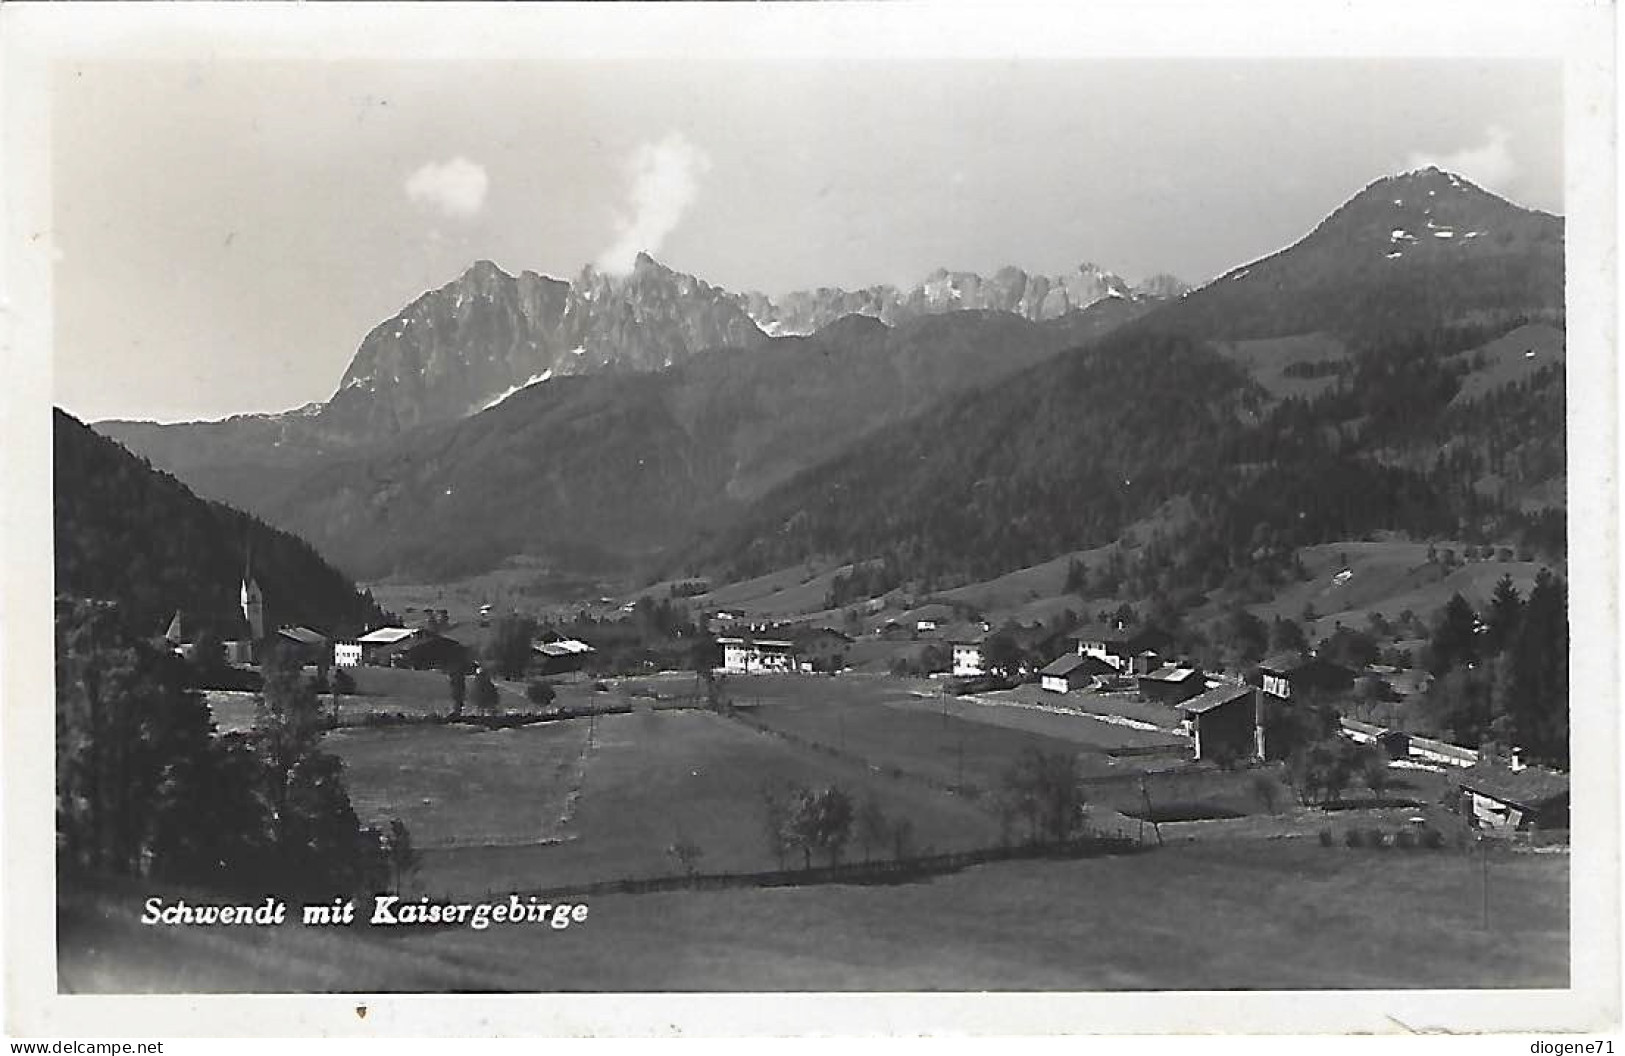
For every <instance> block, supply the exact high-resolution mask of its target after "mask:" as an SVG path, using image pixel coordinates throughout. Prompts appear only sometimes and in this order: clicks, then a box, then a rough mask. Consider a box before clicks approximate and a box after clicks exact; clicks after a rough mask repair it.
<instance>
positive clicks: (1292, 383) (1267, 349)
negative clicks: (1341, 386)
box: [1214, 333, 1349, 400]
mask: <svg viewBox="0 0 1625 1056" xmlns="http://www.w3.org/2000/svg"><path fill="white" fill-rule="evenodd" d="M1214 347H1215V348H1216V349H1218V351H1219V353H1220V354H1221V355H1224V356H1225V357H1227V358H1229V359H1232V360H1234V361H1235V362H1237V363H1239V364H1241V365H1242V366H1244V367H1246V368H1247V371H1248V372H1249V373H1250V374H1252V376H1253V377H1254V378H1255V379H1257V381H1258V383H1259V384H1260V385H1262V386H1263V387H1264V388H1265V389H1266V390H1268V392H1269V394H1270V395H1271V396H1274V397H1275V398H1276V399H1278V400H1285V399H1290V398H1292V397H1297V398H1299V399H1313V398H1314V397H1315V396H1318V395H1319V394H1320V393H1322V392H1324V391H1326V390H1327V389H1329V388H1331V387H1332V385H1333V384H1335V383H1336V381H1337V378H1336V377H1335V376H1332V375H1322V376H1320V377H1315V378H1302V377H1293V376H1292V375H1290V374H1288V373H1287V368H1288V367H1290V366H1292V365H1293V364H1294V363H1314V364H1320V363H1343V362H1346V361H1347V360H1348V358H1349V353H1348V349H1347V348H1345V347H1344V346H1343V342H1341V341H1339V340H1338V339H1337V338H1335V337H1332V336H1331V335H1329V334H1320V333H1313V334H1293V335H1290V336H1285V337H1267V338H1259V339H1257V340H1253V341H1224V342H1217V343H1216V344H1215V346H1214Z"/></svg>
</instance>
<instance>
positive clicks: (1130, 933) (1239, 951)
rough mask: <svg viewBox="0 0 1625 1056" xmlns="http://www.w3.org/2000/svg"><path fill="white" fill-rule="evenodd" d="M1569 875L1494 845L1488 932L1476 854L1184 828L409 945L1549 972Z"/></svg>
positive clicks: (809, 962)
mask: <svg viewBox="0 0 1625 1056" xmlns="http://www.w3.org/2000/svg"><path fill="white" fill-rule="evenodd" d="M1567 875H1568V870H1567V859H1566V857H1565V856H1562V855H1512V856H1508V857H1506V858H1505V859H1503V860H1498V861H1496V862H1494V863H1493V864H1492V865H1491V867H1490V877H1491V879H1490V884H1491V905H1492V913H1491V929H1490V930H1488V931H1485V930H1482V929H1481V927H1480V918H1479V903H1478V896H1479V894H1480V891H1479V888H1478V887H1477V884H1478V882H1479V879H1480V873H1479V865H1478V863H1477V861H1476V860H1475V859H1470V858H1468V857H1466V856H1464V855H1462V854H1460V853H1459V852H1451V851H1440V852H1404V851H1389V852H1381V851H1353V850H1347V849H1343V848H1331V849H1327V848H1322V847H1320V846H1319V845H1318V844H1317V843H1315V842H1314V841H1312V840H1238V841H1226V842H1206V843H1204V842H1197V843H1192V844H1188V845H1186V846H1182V847H1171V848H1168V849H1165V850H1162V851H1156V852H1151V853H1147V854H1142V855H1132V856H1127V857H1122V858H1101V859H1091V860H1085V861H1077V862H1030V863H1020V864H1001V865H993V866H982V867H978V868H974V869H970V870H967V871H966V872H964V873H962V874H959V875H956V876H949V877H941V878H938V879H936V880H933V881H932V882H930V883H924V884H908V885H899V886H896V887H842V886H828V887H817V888H791V889H777V890H746V891H727V892H716V893H673V894H653V895H626V896H612V897H603V898H596V899H594V900H593V902H592V916H591V918H590V921H589V923H588V925H586V926H584V927H582V928H581V929H579V931H578V930H575V929H572V930H571V931H568V932H563V933H561V934H559V935H549V936H547V938H546V940H545V941H540V942H539V941H537V940H536V938H535V937H533V936H530V935H528V934H527V933H525V932H524V931H516V930H514V929H509V930H508V931H506V932H496V931H493V932H492V933H488V934H486V935H480V936H476V935H470V934H467V933H462V932H446V933H443V934H440V935H435V936H431V937H428V938H427V939H426V940H425V941H424V942H423V943H421V944H422V945H425V946H427V947H428V948H429V949H430V950H432V951H434V952H435V953H437V954H441V955H461V956H472V955H475V954H476V953H478V952H479V951H485V952H486V954H487V955H494V956H496V957H498V958H500V959H502V960H504V961H509V960H510V958H511V960H512V961H519V962H525V961H529V962H530V963H529V964H525V965H524V966H523V967H516V968H515V969H514V977H515V982H516V984H517V985H518V986H519V988H521V989H525V988H528V987H529V986H545V987H550V988H551V987H564V988H567V989H581V990H593V989H600V988H627V989H633V990H651V989H679V990H707V989H723V990H727V989H813V990H824V989H828V990H863V989H873V990H906V989H927V990H929V989H942V990H960V989H964V990H981V989H1047V988H1057V989H1091V990H1094V989H1098V990H1123V989H1200V990H1206V989H1215V990H1229V989H1274V988H1291V989H1299V988H1343V987H1383V988H1404V987H1439V988H1445V987H1470V986H1518V987H1541V986H1556V987H1561V986H1566V985H1567V982H1568V939H1567V920H1568V916H1567V914H1568V898H1567ZM1496 907H1499V909H1496ZM655 935H658V936H659V940H658V941H650V939H651V936H655ZM415 945H418V944H414V946H415Z"/></svg>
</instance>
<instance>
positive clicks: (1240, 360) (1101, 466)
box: [681, 170, 1565, 595]
mask: <svg viewBox="0 0 1625 1056" xmlns="http://www.w3.org/2000/svg"><path fill="white" fill-rule="evenodd" d="M1407 202H1410V203H1412V204H1409V205H1407V204H1405V203H1407ZM1401 224H1404V225H1409V226H1411V227H1415V228H1417V229H1418V230H1419V231H1421V232H1423V233H1424V235H1425V236H1426V235H1427V234H1428V233H1432V234H1436V235H1447V236H1448V237H1427V238H1426V240H1425V241H1424V240H1423V239H1419V238H1418V237H1416V236H1414V235H1412V234H1411V233H1410V231H1409V230H1407V228H1406V227H1404V226H1399V225H1401ZM1402 236H1403V237H1402ZM1468 236H1472V237H1468ZM1413 243H1414V244H1413ZM1395 247H1398V248H1395ZM1385 269H1386V270H1385ZM1562 322H1563V312H1562V224H1561V221H1560V220H1557V219H1556V218H1554V217H1549V216H1545V215H1544V214H1537V213H1531V212H1529V211H1527V210H1522V209H1519V208H1517V207H1516V206H1513V205H1511V204H1510V203H1507V202H1504V201H1502V200H1501V199H1499V198H1495V197H1494V196H1492V195H1488V194H1487V193H1485V192H1483V191H1481V190H1479V189H1478V188H1476V187H1472V186H1471V185H1470V184H1466V183H1465V182H1464V181H1460V180H1459V179H1457V178H1456V177H1452V176H1449V175H1448V174H1444V173H1440V172H1438V171H1437V170H1428V171H1425V172H1422V173H1416V174H1411V175H1409V176H1405V177H1397V178H1393V179H1390V180H1384V181H1378V183H1376V184H1373V185H1372V186H1371V187H1369V188H1367V189H1366V190H1365V191H1364V192H1362V193H1361V195H1360V196H1358V197H1356V198H1355V199H1354V200H1352V201H1351V202H1349V203H1348V204H1346V205H1345V206H1344V207H1343V208H1342V209H1340V210H1338V212H1337V213H1335V214H1333V216H1331V217H1329V218H1328V219H1327V220H1326V221H1325V222H1324V223H1323V224H1321V225H1320V226H1319V227H1317V228H1316V229H1315V231H1314V232H1312V233H1311V234H1310V235H1308V236H1306V238H1305V239H1304V240H1303V241H1301V242H1300V243H1298V244H1297V245H1296V246H1294V247H1292V248H1291V249H1289V250H1286V251H1283V252H1282V253H1280V254H1277V255H1275V256H1273V257H1270V258H1267V259H1266V260H1264V261H1259V262H1256V263H1254V264H1253V265H1250V266H1248V267H1245V268H1239V269H1236V271H1235V272H1233V273H1231V274H1230V275H1228V276H1226V277H1224V278H1221V279H1219V280H1216V281H1215V282H1214V283H1212V284H1210V285H1209V286H1208V287H1206V288H1204V289H1202V290H1199V291H1197V292H1195V293H1193V294H1190V295H1189V296H1187V297H1185V298H1183V299H1181V300H1179V301H1176V302H1172V303H1170V304H1168V305H1167V306H1165V307H1162V308H1160V309H1158V310H1156V311H1153V312H1151V313H1149V314H1148V315H1147V316H1145V317H1144V318H1143V319H1140V320H1138V321H1135V322H1132V323H1130V324H1128V325H1126V326H1124V327H1123V328H1121V329H1119V330H1118V331H1116V332H1115V333H1113V334H1112V335H1111V336H1109V337H1108V338H1106V339H1105V340H1103V341H1102V342H1100V343H1099V344H1098V345H1097V346H1096V347H1094V348H1092V349H1089V350H1083V351H1077V352H1071V353H1067V354H1064V355H1062V356H1059V357H1056V358H1055V359H1052V360H1049V361H1047V362H1044V363H1040V364H1038V365H1036V366H1034V367H1032V368H1030V369H1028V370H1027V371H1024V372H1023V373H1021V374H1019V375H1017V376H1014V377H1012V378H1010V379H1008V380H1006V381H1004V382H1002V383H999V384H997V385H995V386H993V387H991V388H989V389H987V390H985V391H980V392H976V393H972V394H965V395H961V396H958V397H952V398H950V399H949V400H948V401H947V402H946V403H945V404H944V405H942V406H939V407H937V408H934V409H932V410H931V411H930V412H928V413H926V414H924V415H922V416H920V417H918V418H916V419H914V420H911V421H907V422H903V423H899V424H898V425H896V426H893V427H892V428H890V429H888V430H886V431H885V432H883V433H880V434H878V435H876V436H874V437H873V438H871V440H870V441H869V443H867V444H866V445H865V446H864V448H863V449H862V450H860V451H853V452H851V453H848V454H847V455H845V456H842V457H841V458H839V459H836V460H835V461H833V462H831V463H829V464H827V465H824V466H820V467H818V468H816V469H814V470H812V471H810V472H808V473H806V474H804V475H802V476H800V477H798V478H796V479H795V480H792V481H790V482H788V483H786V484H785V485H784V486H782V487H780V488H778V489H775V490H774V491H772V492H770V493H769V494H768V495H766V496H764V497H763V498H762V499H761V500H760V501H759V502H758V503H756V504H755V505H754V506H753V507H752V508H751V509H750V510H748V511H747V512H746V513H745V514H743V515H742V517H741V518H740V520H739V521H738V522H737V523H736V524H735V525H733V526H731V527H729V528H727V529H725V530H722V531H720V532H718V533H716V534H715V535H714V536H712V537H710V538H708V539H706V540H704V541H702V542H701V543H700V544H699V545H698V546H696V547H695V548H694V550H693V551H691V553H690V555H689V559H688V561H687V562H686V563H684V565H683V567H682V569H681V571H683V572H685V573H697V572H712V571H714V572H717V573H718V574H719V575H720V576H722V577H723V578H736V577H747V576H752V575H757V574H760V573H762V572H764V571H766V570H767V569H770V568H774V567H781V566H784V565H790V564H794V563H797V562H800V561H804V560H808V559H812V558H820V559H829V560H831V561H834V562H837V563H844V562H850V561H865V560H869V561H874V562H877V565H878V567H880V568H884V569H886V570H887V572H886V574H885V575H883V576H881V580H882V582H876V583H875V584H874V585H875V586H876V587H877V588H879V589H885V588H887V587H890V586H895V585H897V584H899V583H903V582H915V583H917V584H919V585H921V586H924V587H926V588H928V589H930V588H942V587H947V586H953V585H956V584H957V583H962V582H968V581H974V580H977V579H981V578H987V577H990V576H993V575H996V574H998V573H1001V572H1005V571H1009V570H1011V569H1015V568H1019V567H1023V566H1026V565H1030V564H1034V563H1037V562H1040V561H1044V560H1046V559H1049V558H1052V557H1055V556H1056V555H1058V554H1062V553H1066V552H1068V551H1072V550H1080V549H1087V548H1093V547H1099V546H1103V545H1106V544H1109V543H1113V542H1114V541H1115V542H1120V543H1121V546H1120V547H1119V549H1118V550H1117V551H1114V555H1113V556H1114V560H1113V562H1112V565H1113V567H1114V568H1115V569H1116V572H1115V573H1114V574H1115V575H1118V576H1132V577H1134V580H1135V581H1134V584H1133V585H1134V586H1135V587H1136V588H1138V589H1137V591H1136V592H1137V593H1140V594H1142V595H1144V594H1163V595H1170V594H1178V593H1180V592H1184V593H1186V594H1191V593H1200V592H1203V591H1207V590H1211V589H1213V588H1216V587H1219V586H1230V587H1238V588H1242V589H1244V590H1245V589H1257V588H1267V587H1268V586H1269V585H1270V584H1271V583H1273V582H1276V581H1278V580H1279V578H1280V577H1281V576H1283V575H1284V574H1285V573H1286V571H1287V566H1288V564H1289V562H1290V557H1291V553H1292V550H1293V548H1295V547H1299V546H1304V545H1308V544H1312V543H1317V542H1323V541H1328V540H1333V539H1339V538H1351V537H1354V538H1357V537H1359V536H1362V535H1365V534H1368V533H1371V532H1374V531H1378V530H1392V531H1398V532H1402V533H1406V534H1410V535H1413V536H1416V537H1418V538H1426V537H1436V536H1452V537H1456V538H1461V539H1466V540H1472V541H1476V542H1481V543H1489V542H1506V541H1517V542H1519V543H1520V544H1523V545H1526V546H1529V547H1532V548H1534V549H1536V550H1538V551H1540V552H1541V553H1542V554H1544V555H1546V556H1547V557H1548V558H1549V559H1551V560H1556V561H1560V560H1561V558H1562V552H1563V546H1564V534H1565V524H1564V514H1563V508H1564V495H1563V484H1564V479H1565V449H1564V431H1563V420H1564V387H1563V384H1564V372H1563V365H1562ZM1238 342H1239V345H1238V344H1237V343H1238ZM1265 345H1267V346H1268V349H1269V353H1270V355H1271V356H1272V357H1273V364H1274V366H1273V368H1272V369H1273V373H1272V374H1270V375H1269V376H1268V377H1266V376H1265V375H1264V374H1263V373H1260V370H1259V368H1258V366H1257V363H1256V362H1255V361H1253V360H1249V359H1248V357H1247V355H1246V354H1245V352H1242V353H1238V348H1239V349H1243V350H1245V349H1249V348H1258V347H1262V346H1265ZM1298 355H1301V356H1302V357H1303V358H1301V359H1299V358H1294V357H1296V356H1298ZM1283 361H1284V362H1283ZM1282 378H1286V379H1302V381H1303V382H1305V383H1302V384H1298V385H1296V386H1293V385H1289V384H1281V379H1282ZM1266 383H1269V384H1266ZM1176 500H1177V504H1178V506H1179V508H1180V509H1181V511H1182V515H1181V516H1180V517H1178V518H1169V517H1163V516H1161V515H1160V513H1159V511H1162V510H1164V509H1165V508H1169V507H1170V506H1171V505H1172V504H1174V503H1175V501H1176ZM1136 522H1143V525H1144V526H1145V527H1144V528H1143V530H1142V531H1140V532H1139V533H1138V534H1137V536H1136V537H1134V538H1129V537H1126V536H1125V534H1124V533H1125V532H1126V530H1127V529H1129V528H1130V526H1131V525H1134V524H1135V523H1136Z"/></svg>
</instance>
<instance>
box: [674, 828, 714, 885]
mask: <svg viewBox="0 0 1625 1056" xmlns="http://www.w3.org/2000/svg"><path fill="white" fill-rule="evenodd" d="M666 855H667V857H669V858H671V859H672V860H674V861H675V862H677V864H678V866H680V867H681V868H682V870H683V875H684V876H687V877H693V876H694V874H695V873H697V872H698V871H699V867H700V859H702V858H704V857H705V848H703V847H701V846H700V845H699V844H697V843H695V842H694V841H693V840H688V839H684V838H683V835H682V833H678V834H677V838H676V839H675V840H673V841H672V843H671V845H670V846H668V847H667V848H666Z"/></svg>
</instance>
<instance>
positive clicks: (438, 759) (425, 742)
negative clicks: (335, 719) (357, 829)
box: [322, 722, 590, 849]
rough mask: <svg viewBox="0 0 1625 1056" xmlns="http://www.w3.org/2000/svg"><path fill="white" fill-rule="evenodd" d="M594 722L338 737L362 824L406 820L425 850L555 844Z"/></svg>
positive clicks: (335, 742) (334, 737)
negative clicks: (474, 846)
mask: <svg viewBox="0 0 1625 1056" xmlns="http://www.w3.org/2000/svg"><path fill="white" fill-rule="evenodd" d="M589 728H590V727H589V725H588V724H587V723H583V722H548V723H539V724H536V725H531V726H520V727H516V728H512V729H501V730H484V729H480V728H479V727H474V726H406V727H394V728H388V729H343V730H334V731H333V732H331V733H329V734H327V736H326V737H325V738H324V739H323V742H322V744H323V747H324V748H326V749H327V750H329V751H331V752H334V753H336V754H337V755H338V756H339V757H340V758H341V759H343V760H344V779H345V784H346V786H347V787H348V788H349V790H350V798H351V801H352V802H353V803H354V804H355V810H356V814H357V815H359V816H360V818H361V820H362V821H364V822H371V823H377V822H379V821H382V820H385V819H388V818H400V819H401V820H402V821H404V822H406V826H407V828H408V829H410V830H411V833H412V841H413V843H414V844H415V845H416V846H417V847H419V848H420V849H428V848H434V847H438V848H444V847H459V846H467V845H489V844H500V845H525V844H534V843H541V842H545V841H550V840H557V839H560V838H561V837H562V836H563V830H564V827H565V823H566V822H567V820H568V804H569V803H570V801H571V799H572V798H573V797H572V792H573V791H574V790H575V789H576V788H577V787H579V785H580V782H581V772H582V769H583V767H584V766H585V762H586V761H585V759H584V758H583V757H584V755H585V754H586V751H587V733H588V729H589Z"/></svg>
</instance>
